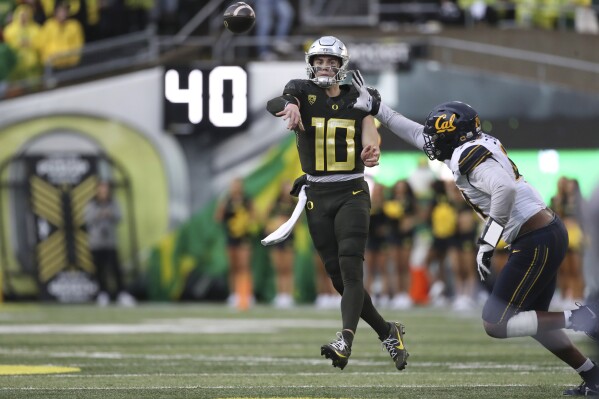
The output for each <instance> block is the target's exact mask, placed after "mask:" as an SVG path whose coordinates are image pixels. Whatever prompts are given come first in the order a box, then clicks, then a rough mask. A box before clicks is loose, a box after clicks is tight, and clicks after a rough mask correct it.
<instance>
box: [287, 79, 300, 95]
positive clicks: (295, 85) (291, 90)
mask: <svg viewBox="0 0 599 399" xmlns="http://www.w3.org/2000/svg"><path fill="white" fill-rule="evenodd" d="M305 82H306V80H304V79H293V80H290V81H289V82H288V83H287V84H286V85H285V89H283V94H291V95H292V96H295V97H298V96H299V94H300V93H301V92H303V91H305V87H304V86H305Z"/></svg>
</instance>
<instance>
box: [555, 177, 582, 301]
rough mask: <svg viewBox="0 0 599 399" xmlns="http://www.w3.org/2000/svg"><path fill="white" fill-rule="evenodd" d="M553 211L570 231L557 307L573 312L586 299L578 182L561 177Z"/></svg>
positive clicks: (560, 271)
mask: <svg viewBox="0 0 599 399" xmlns="http://www.w3.org/2000/svg"><path fill="white" fill-rule="evenodd" d="M551 208H552V209H553V210H554V211H555V212H556V213H557V214H558V215H559V216H560V218H562V220H563V222H564V225H565V226H566V229H567V230H568V238H569V240H568V251H567V252H566V256H565V258H564V260H563V262H562V264H561V266H560V268H559V271H558V279H557V284H558V288H559V291H560V297H558V303H554V305H555V306H556V307H561V308H563V309H569V308H570V307H572V306H574V303H575V302H578V301H581V300H582V297H583V289H584V282H583V279H582V250H583V248H582V246H583V232H582V228H581V221H580V220H581V215H580V213H579V212H580V211H581V209H582V196H581V195H580V189H579V188H578V183H577V182H576V181H575V180H572V179H568V178H567V177H561V178H560V179H559V180H558V190H557V193H556V195H555V196H553V197H552V198H551Z"/></svg>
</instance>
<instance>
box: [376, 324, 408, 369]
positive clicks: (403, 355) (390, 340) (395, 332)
mask: <svg viewBox="0 0 599 399" xmlns="http://www.w3.org/2000/svg"><path fill="white" fill-rule="evenodd" d="M405 333H406V332H405V327H404V325H403V324H400V323H391V331H390V332H389V335H388V336H387V338H385V339H384V340H383V342H382V346H383V349H385V350H387V352H389V355H390V356H391V359H393V361H394V362H395V367H397V369H398V370H403V369H405V368H406V366H407V365H408V356H410V354H409V353H408V351H407V350H406V347H405V345H404V343H403V336H404V334H405Z"/></svg>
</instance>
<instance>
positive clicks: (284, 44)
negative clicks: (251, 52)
mask: <svg viewBox="0 0 599 399" xmlns="http://www.w3.org/2000/svg"><path fill="white" fill-rule="evenodd" d="M256 14H257V15H259V16H260V18H258V19H257V21H256V36H257V37H258V42H259V43H258V56H259V57H260V59H262V60H272V59H275V58H276V55H275V54H274V53H273V52H272V49H273V48H274V50H275V51H277V52H279V53H283V54H289V53H290V52H291V51H292V50H293V47H292V46H291V44H290V43H289V42H288V41H287V36H289V33H290V31H291V26H292V24H293V18H294V17H295V11H294V9H293V7H292V6H291V4H290V3H289V1H288V0H256ZM273 22H274V23H276V26H275V30H274V36H275V39H274V41H272V40H271V39H270V38H269V36H270V35H271V33H272V32H271V30H272V27H273ZM270 43H272V48H271V46H270Z"/></svg>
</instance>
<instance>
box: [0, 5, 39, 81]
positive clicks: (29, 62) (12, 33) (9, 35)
mask: <svg viewBox="0 0 599 399" xmlns="http://www.w3.org/2000/svg"><path fill="white" fill-rule="evenodd" d="M39 35H40V26H39V25H38V24H37V23H36V22H35V21H33V15H32V9H31V7H30V6H29V5H27V4H22V5H20V6H18V7H17V8H16V9H15V11H14V13H13V18H12V22H11V23H10V24H8V25H7V26H6V28H5V29H4V40H5V41H6V44H8V45H9V46H10V47H11V48H12V50H13V51H14V52H15V54H16V55H17V65H16V66H15V68H14V69H13V71H12V74H11V76H10V79H11V80H25V79H26V80H29V81H33V80H36V79H38V78H39V77H40V75H41V63H40V59H39V54H38V46H39V45H38V42H39V39H40V36H39Z"/></svg>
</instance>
